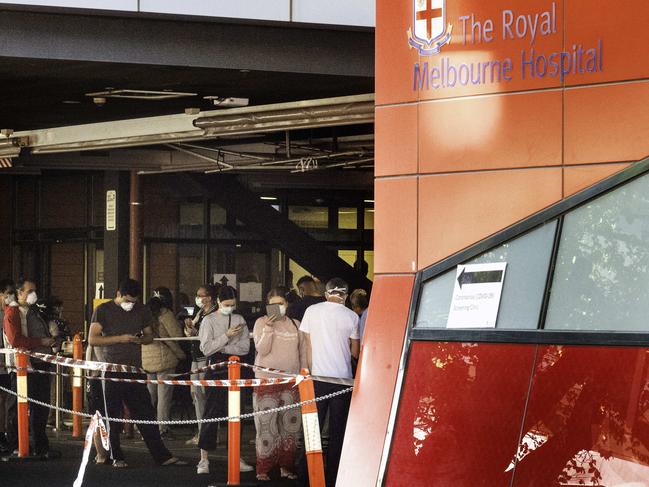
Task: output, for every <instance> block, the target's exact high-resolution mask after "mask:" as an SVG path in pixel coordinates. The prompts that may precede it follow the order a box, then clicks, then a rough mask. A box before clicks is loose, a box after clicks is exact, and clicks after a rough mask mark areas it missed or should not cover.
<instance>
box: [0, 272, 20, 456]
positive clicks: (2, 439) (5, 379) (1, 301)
mask: <svg viewBox="0 0 649 487" xmlns="http://www.w3.org/2000/svg"><path fill="white" fill-rule="evenodd" d="M15 288H16V285H15V284H14V282H13V281H12V280H11V279H2V280H0V348H4V346H5V340H4V332H3V326H2V322H3V321H4V314H5V309H6V308H8V307H9V306H18V303H17V302H16V290H15ZM7 357H8V355H5V356H3V357H0V386H2V387H4V388H5V389H9V388H11V378H10V376H9V370H8V369H6V368H5V367H3V365H4V363H5V360H6V358H7ZM8 402H9V394H8V393H7V392H4V391H0V454H2V453H8V452H9V445H8V444H7V437H6V433H7V404H8Z"/></svg>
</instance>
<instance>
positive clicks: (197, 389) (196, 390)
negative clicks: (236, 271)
mask: <svg viewBox="0 0 649 487" xmlns="http://www.w3.org/2000/svg"><path fill="white" fill-rule="evenodd" d="M218 295H219V292H218V288H217V287H216V286H215V285H212V284H205V285H203V286H201V287H199V288H198V290H197V291H196V299H195V302H196V310H197V311H195V312H194V317H193V318H185V336H188V337H191V336H194V337H195V336H198V332H199V330H200V328H201V324H202V323H203V319H205V317H206V316H208V315H211V314H212V313H215V312H216V310H217V309H218V305H217V304H216V302H217V300H218ZM191 354H192V368H191V370H198V369H202V368H203V367H205V365H206V364H207V357H205V355H204V354H203V352H202V351H201V345H200V342H199V341H193V342H191ZM191 378H192V380H203V379H204V378H205V373H204V372H201V373H198V374H192V376H191ZM191 394H192V399H193V401H194V409H195V411H196V419H202V418H203V416H204V415H205V388H204V387H201V386H191ZM200 432H201V424H200V423H199V425H198V433H196V435H195V436H194V437H193V438H190V439H189V440H187V441H186V442H185V444H186V445H198V436H199V435H200Z"/></svg>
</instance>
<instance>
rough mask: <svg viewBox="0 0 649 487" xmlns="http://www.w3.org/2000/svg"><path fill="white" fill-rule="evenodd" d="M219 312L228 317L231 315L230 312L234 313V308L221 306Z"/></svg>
mask: <svg viewBox="0 0 649 487" xmlns="http://www.w3.org/2000/svg"><path fill="white" fill-rule="evenodd" d="M219 311H220V312H221V314H222V315H224V316H228V315H231V314H232V312H233V311H234V306H222V307H220V308H219Z"/></svg>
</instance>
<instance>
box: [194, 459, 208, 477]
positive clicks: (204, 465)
mask: <svg viewBox="0 0 649 487" xmlns="http://www.w3.org/2000/svg"><path fill="white" fill-rule="evenodd" d="M196 473H197V474H198V475H204V474H208V473H210V461H209V460H201V461H200V462H198V465H196Z"/></svg>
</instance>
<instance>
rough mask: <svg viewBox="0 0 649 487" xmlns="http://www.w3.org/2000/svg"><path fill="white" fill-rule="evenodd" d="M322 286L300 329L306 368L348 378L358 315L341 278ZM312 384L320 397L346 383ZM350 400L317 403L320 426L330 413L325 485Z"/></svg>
mask: <svg viewBox="0 0 649 487" xmlns="http://www.w3.org/2000/svg"><path fill="white" fill-rule="evenodd" d="M325 289H326V291H325V297H326V298H327V301H326V302H324V303H319V304H314V305H313V306H311V307H310V308H309V309H307V310H306V313H305V314H304V320H302V324H301V325H300V330H301V331H303V332H304V333H305V334H306V343H307V360H308V362H309V364H310V365H309V369H310V370H311V373H312V374H313V375H316V376H325V377H336V378H342V379H351V378H352V377H353V376H352V364H351V359H352V357H354V358H355V359H358V354H359V352H360V335H359V331H358V315H357V314H356V313H354V312H353V311H352V310H351V309H349V308H347V307H346V306H345V301H346V300H347V295H348V293H349V287H348V285H347V283H346V282H345V281H344V280H342V279H340V278H334V279H331V280H330V281H329V282H327V285H326V288H325ZM314 387H315V395H316V397H320V396H325V395H328V394H331V393H334V392H337V391H340V390H341V389H345V388H346V387H347V386H344V385H340V384H332V383H329V382H320V381H316V382H315V383H314ZM350 402H351V396H350V394H342V395H338V396H335V397H332V398H331V399H326V400H323V401H320V402H319V403H318V420H319V421H320V427H322V425H323V424H324V419H325V417H326V415H327V412H328V413H329V449H328V451H327V460H326V464H327V468H326V472H325V479H326V483H327V486H334V485H335V484H336V477H337V475H338V464H339V463H340V454H341V452H342V446H343V439H344V437H345V426H346V424H347V415H348V413H349V405H350ZM300 463H301V466H300V477H303V476H304V471H305V462H304V461H301V462H300Z"/></svg>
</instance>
